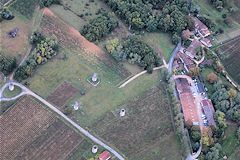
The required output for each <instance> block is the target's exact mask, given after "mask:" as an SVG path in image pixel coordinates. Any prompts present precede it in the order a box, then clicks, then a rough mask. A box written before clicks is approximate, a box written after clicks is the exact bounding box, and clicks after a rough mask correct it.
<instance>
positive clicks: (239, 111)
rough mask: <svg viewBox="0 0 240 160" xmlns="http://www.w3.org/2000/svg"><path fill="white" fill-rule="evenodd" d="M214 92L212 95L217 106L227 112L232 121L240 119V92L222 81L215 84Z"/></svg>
mask: <svg viewBox="0 0 240 160" xmlns="http://www.w3.org/2000/svg"><path fill="white" fill-rule="evenodd" d="M213 88H214V92H213V94H212V96H211V99H212V101H213V104H214V106H215V108H216V109H217V110H219V111H221V112H223V113H225V114H226V117H227V118H228V119H230V120H232V121H236V122H237V121H239V120H240V92H238V91H237V90H235V89H233V88H231V86H227V85H225V84H223V83H221V82H220V81H218V82H217V83H215V84H214V85H213Z"/></svg>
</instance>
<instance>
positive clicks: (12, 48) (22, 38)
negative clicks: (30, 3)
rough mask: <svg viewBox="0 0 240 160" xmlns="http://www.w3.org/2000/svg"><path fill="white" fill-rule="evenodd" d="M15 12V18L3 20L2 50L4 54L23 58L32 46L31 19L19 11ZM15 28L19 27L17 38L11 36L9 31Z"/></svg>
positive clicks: (0, 44)
mask: <svg viewBox="0 0 240 160" xmlns="http://www.w3.org/2000/svg"><path fill="white" fill-rule="evenodd" d="M14 13H15V18H14V19H12V20H10V21H3V22H1V34H0V40H1V43H0V50H1V52H2V53H3V54H6V55H11V56H15V57H17V59H21V58H22V57H23V56H24V55H25V53H26V51H27V50H28V48H29V47H30V44H29V43H28V36H29V35H30V33H31V32H30V30H31V21H30V20H28V19H27V18H25V17H24V16H23V15H21V14H17V12H14ZM15 28H18V29H19V31H18V34H17V36H16V37H15V38H10V37H9V35H8V32H9V31H11V30H13V29H15Z"/></svg>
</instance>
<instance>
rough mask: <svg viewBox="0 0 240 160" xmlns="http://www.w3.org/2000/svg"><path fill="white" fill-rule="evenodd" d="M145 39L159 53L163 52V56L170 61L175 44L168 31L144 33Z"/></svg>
mask: <svg viewBox="0 0 240 160" xmlns="http://www.w3.org/2000/svg"><path fill="white" fill-rule="evenodd" d="M143 41H144V42H146V43H147V44H149V45H150V46H151V47H152V48H154V49H155V51H156V52H157V53H162V56H163V57H164V58H165V60H166V61H167V62H168V61H169V59H170V57H171V53H172V51H173V50H174V48H175V45H173V44H172V41H171V37H170V35H169V34H168V33H162V32H156V33H148V32H146V33H145V34H144V35H143Z"/></svg>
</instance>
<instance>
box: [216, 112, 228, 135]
mask: <svg viewBox="0 0 240 160" xmlns="http://www.w3.org/2000/svg"><path fill="white" fill-rule="evenodd" d="M214 118H215V121H216V124H217V127H216V129H215V130H214V135H215V136H216V137H217V138H220V137H222V136H223V135H224V132H225V129H226V128H227V123H226V118H225V114H224V113H223V112H221V111H219V110H217V111H216V112H215V115H214Z"/></svg>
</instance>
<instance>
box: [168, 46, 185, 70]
mask: <svg viewBox="0 0 240 160" xmlns="http://www.w3.org/2000/svg"><path fill="white" fill-rule="evenodd" d="M181 46H182V43H181V41H180V42H179V43H178V44H177V46H176V47H175V49H174V50H173V52H172V56H171V58H170V60H169V62H168V73H172V66H173V61H174V58H175V56H176V54H177V52H178V51H179V50H180V48H181Z"/></svg>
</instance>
